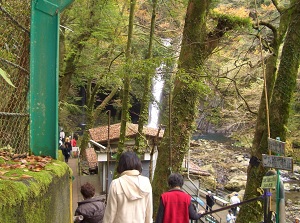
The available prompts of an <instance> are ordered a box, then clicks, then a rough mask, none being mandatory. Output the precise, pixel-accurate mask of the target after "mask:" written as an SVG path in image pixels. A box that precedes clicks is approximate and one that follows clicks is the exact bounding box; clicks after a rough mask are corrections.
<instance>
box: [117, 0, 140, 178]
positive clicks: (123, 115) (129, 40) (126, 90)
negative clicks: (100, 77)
mask: <svg viewBox="0 0 300 223" xmlns="http://www.w3.org/2000/svg"><path fill="white" fill-rule="evenodd" d="M135 6H136V0H130V14H129V24H128V37H127V46H126V51H125V56H126V63H127V64H126V68H125V72H124V86H123V98H122V111H121V127H120V138H119V143H118V153H117V162H118V159H119V157H120V155H121V153H122V152H123V149H124V144H125V139H126V125H127V122H128V120H129V114H128V111H129V108H130V104H129V103H130V101H129V91H130V79H131V73H132V71H131V69H132V67H131V62H132V58H131V46H132V36H133V22H134V13H135ZM115 172H116V171H115ZM115 176H116V173H115Z"/></svg>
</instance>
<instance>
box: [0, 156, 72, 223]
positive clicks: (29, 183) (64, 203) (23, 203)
mask: <svg viewBox="0 0 300 223" xmlns="http://www.w3.org/2000/svg"><path fill="white" fill-rule="evenodd" d="M20 171H24V170H22V169H20V168H19V169H16V170H10V172H15V173H13V174H11V176H14V175H17V173H19V176H18V177H17V178H15V179H14V178H13V177H6V178H1V177H0V204H1V205H0V222H1V223H33V222H34V223H68V222H71V217H72V216H71V213H70V208H71V206H70V205H71V203H70V202H71V199H70V198H71V196H72V195H71V194H70V192H71V191H70V182H71V176H72V173H71V172H72V171H71V170H70V168H69V167H68V165H66V164H65V163H63V162H60V161H56V160H53V161H52V162H51V163H48V164H47V165H46V166H45V167H43V169H42V170H40V171H36V170H35V171H29V172H25V173H24V172H23V173H22V172H20ZM20 173H21V174H20ZM5 175H7V173H6V174H5ZM0 176H1V171H0Z"/></svg>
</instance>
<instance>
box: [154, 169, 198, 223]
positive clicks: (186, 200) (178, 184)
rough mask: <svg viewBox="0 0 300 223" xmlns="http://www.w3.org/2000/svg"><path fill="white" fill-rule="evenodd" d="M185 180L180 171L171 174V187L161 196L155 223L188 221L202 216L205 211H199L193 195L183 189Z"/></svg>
mask: <svg viewBox="0 0 300 223" xmlns="http://www.w3.org/2000/svg"><path fill="white" fill-rule="evenodd" d="M183 182H184V181H183V176H182V175H181V174H179V173H172V174H171V175H170V176H169V179H168V184H169V187H170V188H171V189H170V190H169V191H167V192H165V193H163V194H162V195H161V197H160V204H159V208H158V212H157V216H156V221H155V223H188V222H189V219H192V220H198V219H199V218H201V216H202V214H203V211H201V212H198V213H197V211H196V210H195V208H194V205H193V204H192V202H191V196H190V195H189V194H187V193H185V192H184V191H183V190H182V189H181V188H182V186H183Z"/></svg>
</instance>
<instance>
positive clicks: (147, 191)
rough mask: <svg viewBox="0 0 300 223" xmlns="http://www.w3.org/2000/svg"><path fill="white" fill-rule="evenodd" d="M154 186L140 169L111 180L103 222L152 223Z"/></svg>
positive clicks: (128, 171) (125, 172) (129, 171)
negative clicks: (141, 173)
mask: <svg viewBox="0 0 300 223" xmlns="http://www.w3.org/2000/svg"><path fill="white" fill-rule="evenodd" d="M152 213H153V207H152V187H151V184H150V181H149V178H147V177H144V176H141V175H140V172H139V171H138V170H127V171H124V172H123V173H122V174H121V176H120V177H119V178H117V179H115V180H113V181H112V182H111V185H110V189H109V193H108V199H107V205H106V209H105V214H104V218H103V223H152Z"/></svg>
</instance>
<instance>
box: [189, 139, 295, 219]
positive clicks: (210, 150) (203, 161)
mask: <svg viewBox="0 0 300 223" xmlns="http://www.w3.org/2000/svg"><path fill="white" fill-rule="evenodd" d="M191 147H192V149H191V152H190V161H191V162H190V164H189V165H190V173H191V174H192V175H200V177H199V178H200V182H201V187H202V188H205V189H207V190H212V191H215V192H217V193H223V194H224V196H225V198H227V199H228V197H229V196H230V194H231V193H233V192H235V191H237V192H239V196H240V197H243V194H244V189H245V186H246V181H247V167H248V165H249V160H250V152H249V149H247V148H240V147H233V146H232V145H231V144H226V143H224V144H223V143H218V142H215V141H209V140H196V141H192V142H191ZM281 179H282V180H283V181H284V186H285V191H286V192H285V196H286V199H285V201H286V217H287V222H292V219H295V217H300V167H299V166H298V165H294V172H293V173H292V172H288V171H281ZM273 194H276V192H275V191H273ZM226 196H227V197H226ZM288 219H289V221H288Z"/></svg>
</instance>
